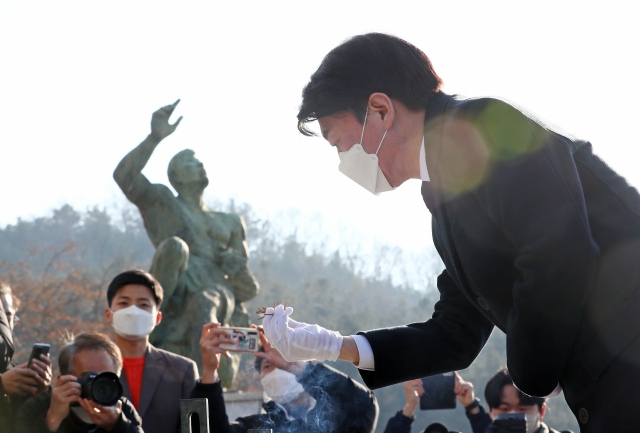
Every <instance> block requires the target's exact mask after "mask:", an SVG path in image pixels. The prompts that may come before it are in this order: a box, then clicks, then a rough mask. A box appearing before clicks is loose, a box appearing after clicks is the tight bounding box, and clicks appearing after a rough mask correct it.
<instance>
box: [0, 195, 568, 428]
mask: <svg viewBox="0 0 640 433" xmlns="http://www.w3.org/2000/svg"><path fill="white" fill-rule="evenodd" d="M210 201H213V202H214V206H212V207H213V208H215V209H216V210H220V211H225V212H234V213H238V214H240V215H242V216H243V218H244V219H245V221H246V223H247V231H248V242H249V247H250V251H251V260H250V267H251V269H252V270H253V272H254V273H255V275H256V277H257V279H258V281H259V282H260V286H261V290H260V293H259V295H258V296H257V297H256V298H255V299H253V300H251V301H250V302H249V303H248V304H247V308H248V309H249V311H250V312H253V311H255V310H256V309H257V308H258V307H260V306H266V305H269V304H273V302H274V301H276V302H280V301H282V302H284V303H288V304H289V305H291V306H293V307H294V310H295V312H294V315H293V316H294V318H295V319H297V320H299V321H305V322H309V323H318V324H321V325H322V326H325V327H327V328H330V329H334V330H337V331H340V333H342V334H343V335H351V334H354V333H355V332H357V331H360V330H366V329H373V328H378V327H383V326H393V325H400V324H405V323H411V322H418V321H424V320H426V319H427V318H428V317H429V316H430V314H431V313H432V311H433V305H434V303H435V301H436V300H437V298H438V293H437V289H436V287H435V279H436V276H437V275H438V273H439V272H440V270H441V268H442V264H441V262H440V259H439V258H438V257H437V255H436V253H435V251H434V250H433V249H427V250H425V251H424V252H423V253H421V254H411V253H407V252H403V251H402V250H400V249H399V248H397V247H394V246H390V245H384V244H375V245H374V246H373V247H368V248H363V247H362V246H361V244H360V243H359V242H358V239H357V237H355V238H351V239H341V240H338V241H336V240H335V239H330V237H331V234H330V233H326V234H324V235H322V236H325V237H326V238H321V237H320V238H318V237H317V236H316V237H315V238H313V239H311V238H310V237H309V236H306V237H305V236H302V235H301V233H314V232H320V231H322V230H320V229H319V227H316V226H314V224H318V222H317V221H314V220H304V219H300V218H298V219H295V218H289V219H288V220H287V223H286V224H284V223H283V221H282V220H281V219H279V218H276V217H269V216H263V215H258V214H257V213H256V212H255V211H254V210H253V209H252V208H251V206H250V205H248V204H246V203H241V204H238V203H235V202H233V201H230V202H226V203H220V202H216V201H215V200H210ZM291 221H294V223H291ZM327 245H333V247H328V246H327ZM153 252H154V249H153V246H152V245H151V243H150V242H149V240H148V238H147V235H146V232H145V230H144V227H143V225H142V221H141V219H140V217H139V215H138V213H137V210H136V209H135V208H133V207H131V206H129V205H128V204H121V205H111V206H109V208H108V210H107V209H105V208H99V207H95V208H92V209H87V210H85V211H79V210H77V209H73V208H72V207H71V206H68V205H65V206H62V207H60V208H58V209H55V210H53V212H51V213H50V214H49V215H47V216H41V217H37V218H33V219H29V220H18V221H17V222H16V223H15V224H11V225H7V226H6V227H4V228H2V229H0V278H1V279H2V280H3V281H5V282H7V283H9V284H10V285H11V286H12V287H13V288H14V293H15V294H16V295H17V296H18V298H19V299H20V300H21V302H22V304H21V307H20V311H19V313H18V315H19V316H20V318H21V319H22V320H21V321H20V323H19V324H18V325H17V326H16V329H15V332H16V344H17V349H18V352H17V355H16V360H17V361H18V362H23V361H25V360H26V358H27V356H28V353H29V350H30V348H31V345H32V344H33V343H34V342H36V341H37V342H50V343H51V344H52V346H53V354H54V357H55V355H56V353H57V345H58V344H59V342H60V341H61V340H62V339H63V338H64V337H65V336H66V335H68V334H70V333H78V332H82V331H85V330H98V331H101V332H106V333H108V334H110V335H113V334H112V330H111V329H110V328H109V326H108V325H107V324H106V323H105V321H104V318H103V316H104V310H105V308H106V307H107V305H106V296H105V292H106V287H107V285H108V283H109V281H110V280H111V278H113V276H115V275H116V274H117V273H119V272H121V271H123V270H126V269H132V268H141V269H148V268H149V266H150V263H151V259H152V257H153ZM433 356H438V354H437V353H434V354H433ZM54 362H55V360H54ZM416 362H419V360H416ZM252 363H253V357H252V356H246V359H245V362H244V363H243V370H242V371H241V373H240V374H239V378H238V380H237V381H236V385H235V388H237V389H245V390H246V389H255V388H259V386H260V385H259V380H258V379H257V377H256V375H255V374H254V373H253V370H252V367H251V366H252ZM504 365H506V358H505V338H504V335H503V334H502V333H501V332H500V331H494V334H493V335H492V337H491V339H490V340H489V342H488V343H487V345H486V346H485V348H484V350H483V351H482V353H481V354H480V356H479V357H478V359H477V360H476V361H475V362H474V363H473V365H471V367H470V368H468V369H467V370H464V371H461V372H460V374H461V375H462V376H463V377H464V378H465V379H466V380H470V381H472V382H473V383H474V385H475V387H476V394H477V396H478V397H480V399H481V400H483V401H484V395H483V391H484V384H485V383H486V381H487V380H488V379H489V377H490V376H491V375H492V374H493V373H494V372H495V371H496V370H497V369H498V368H499V367H501V366H504ZM334 366H335V367H336V368H338V369H340V370H342V371H344V372H346V373H347V374H349V375H350V376H351V377H353V378H355V379H357V380H360V377H359V375H358V373H357V370H356V369H355V367H353V366H352V365H351V364H347V363H343V362H338V363H334ZM375 393H376V396H377V398H378V403H379V405H380V418H379V420H378V430H377V431H379V432H382V431H383V430H384V427H385V425H386V422H387V420H388V419H389V418H390V417H391V416H393V415H394V414H395V413H396V412H397V411H398V410H401V409H402V407H403V406H404V402H405V397H404V392H403V389H402V387H401V386H400V385H395V386H391V387H388V388H384V389H381V390H376V392H375ZM549 406H550V408H549V410H548V412H547V415H546V416H545V421H547V423H548V424H549V425H550V426H552V427H554V428H556V429H572V430H574V431H578V426H577V424H576V422H575V421H574V418H573V415H572V414H571V412H570V411H569V409H568V407H567V405H566V403H565V402H564V399H563V398H562V397H560V398H555V399H552V400H551V401H550V403H549ZM416 415H417V420H416V423H415V424H414V429H413V431H415V432H418V431H421V430H422V429H424V427H425V426H426V425H427V424H428V423H430V422H433V421H440V422H443V423H445V424H446V425H447V426H449V428H451V429H457V430H460V431H462V432H470V426H469V423H468V421H467V419H466V417H465V415H464V409H463V408H461V407H458V408H456V409H455V410H439V411H424V412H421V411H417V413H416Z"/></svg>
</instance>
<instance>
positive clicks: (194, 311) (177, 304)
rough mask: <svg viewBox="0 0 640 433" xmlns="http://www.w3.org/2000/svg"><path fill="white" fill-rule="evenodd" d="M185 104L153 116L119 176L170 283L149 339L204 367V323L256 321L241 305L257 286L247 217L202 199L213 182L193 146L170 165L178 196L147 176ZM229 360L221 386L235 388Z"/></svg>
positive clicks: (156, 266)
mask: <svg viewBox="0 0 640 433" xmlns="http://www.w3.org/2000/svg"><path fill="white" fill-rule="evenodd" d="M178 102H180V100H177V101H176V102H175V103H174V104H172V105H167V106H165V107H163V108H161V109H159V110H158V111H156V112H155V113H153V116H152V119H151V134H149V136H147V138H145V140H144V141H143V142H142V143H140V144H139V145H138V146H137V147H136V148H135V149H133V150H132V151H131V152H129V153H128V154H127V156H125V157H124V158H123V159H122V161H120V164H118V167H117V168H116V170H115V172H114V173H113V177H114V179H115V181H116V183H117V184H118V186H120V188H121V189H122V191H123V192H124V193H125V195H126V196H127V198H128V199H129V200H130V201H131V202H132V203H134V204H135V205H136V206H137V207H138V209H139V210H140V213H141V214H142V218H143V220H144V225H145V227H146V229H147V234H148V235H149V238H150V239H151V242H152V243H153V245H154V246H155V247H156V253H155V255H154V257H153V263H152V265H151V271H150V272H151V274H152V275H153V276H155V277H156V278H157V279H158V281H160V284H162V287H163V288H164V302H163V304H162V306H161V309H160V310H161V312H162V314H163V316H162V322H161V323H160V325H159V326H157V327H156V329H155V330H154V331H153V333H152V334H151V339H150V341H151V343H152V344H154V345H156V346H158V347H161V348H163V349H165V350H169V351H171V352H174V353H178V354H180V355H184V356H187V357H189V358H191V359H193V360H195V361H196V362H197V363H198V365H199V367H200V368H202V359H201V358H202V355H201V352H200V348H199V340H200V336H201V333H202V325H204V324H205V323H208V322H216V321H217V322H220V323H222V324H224V325H229V326H242V327H247V326H250V321H249V315H248V314H247V311H246V309H245V307H244V305H243V304H242V303H243V302H245V301H248V300H250V299H252V298H253V297H254V296H256V294H257V293H258V283H257V281H256V279H255V278H254V276H253V274H252V273H251V271H250V270H249V268H248V266H247V263H248V259H249V253H248V250H247V243H246V239H245V238H246V228H245V225H244V221H243V220H242V218H241V217H239V216H238V215H234V214H227V213H222V212H215V211H213V210H211V209H210V208H208V207H207V206H206V205H205V204H204V203H203V202H202V194H203V191H204V189H205V188H206V187H207V185H208V184H209V179H208V178H207V173H206V171H205V170H204V167H203V165H202V163H201V162H200V161H199V160H198V159H196V157H195V154H194V152H193V151H192V150H189V149H185V150H183V151H181V152H179V153H178V154H177V155H175V156H174V157H173V158H172V159H171V162H169V169H168V175H169V182H171V185H172V186H173V188H174V189H175V190H176V191H177V192H178V196H177V197H176V196H175V195H174V194H173V193H172V192H171V190H170V189H169V188H168V187H167V186H165V185H162V184H152V183H151V182H149V180H148V179H147V178H146V177H145V176H144V175H143V174H142V173H141V172H142V169H143V168H144V166H145V165H146V164H147V162H148V161H149V158H150V157H151V154H152V153H153V151H154V150H155V148H156V146H157V145H158V144H159V143H160V142H161V141H162V140H163V139H164V138H166V137H167V136H169V135H170V134H172V133H173V131H175V129H176V128H177V126H178V124H180V121H181V120H182V117H180V118H179V119H178V120H177V121H176V122H175V123H174V124H173V125H171V124H170V123H169V117H170V116H171V113H173V110H174V109H175V108H176V105H178ZM222 360H223V363H222V365H221V369H220V370H219V374H220V378H221V380H222V385H223V386H224V387H230V386H231V385H232V384H233V381H234V379H235V375H236V373H237V371H238V366H239V362H240V356H239V354H232V355H231V358H229V359H227V358H224V357H223V358H222Z"/></svg>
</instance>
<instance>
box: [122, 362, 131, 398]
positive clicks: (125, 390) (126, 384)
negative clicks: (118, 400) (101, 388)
mask: <svg viewBox="0 0 640 433" xmlns="http://www.w3.org/2000/svg"><path fill="white" fill-rule="evenodd" d="M120 383H121V384H122V395H123V396H124V397H126V398H127V400H129V401H132V400H131V389H130V388H129V379H127V373H125V371H124V368H123V369H122V371H121V372H120Z"/></svg>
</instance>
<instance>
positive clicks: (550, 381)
mask: <svg viewBox="0 0 640 433" xmlns="http://www.w3.org/2000/svg"><path fill="white" fill-rule="evenodd" d="M441 86H442V81H441V80H440V78H439V77H438V75H437V74H436V73H435V71H434V70H433V67H432V65H431V62H430V61H429V59H428V58H427V56H426V55H425V54H424V53H423V52H422V51H420V50H419V49H417V48H416V47H414V46H413V45H411V44H409V43H407V42H405V41H403V40H401V39H399V38H395V37H392V36H388V35H384V34H367V35H361V36H356V37H354V38H352V39H350V40H348V41H346V42H344V43H343V44H342V45H340V46H338V47H336V48H335V49H334V50H332V51H331V52H330V53H329V54H328V55H327V56H326V57H325V58H324V60H323V61H322V63H321V65H320V67H319V68H318V70H317V71H316V72H315V73H314V74H313V75H312V77H311V80H310V82H309V83H308V85H307V86H306V87H305V89H304V90H303V101H302V105H301V107H300V112H299V114H298V122H299V123H298V128H299V130H300V131H301V132H302V133H303V134H306V135H312V132H311V131H310V130H308V129H307V127H306V124H307V122H310V121H314V120H318V121H319V124H320V128H321V130H322V135H323V136H324V137H325V138H326V139H327V140H328V141H329V143H330V144H331V145H332V146H334V147H335V148H336V149H337V151H338V156H339V157H340V166H339V169H340V171H341V172H343V173H344V174H345V175H347V176H348V177H350V178H351V179H352V180H354V181H355V182H357V183H358V184H360V185H361V186H363V187H364V188H366V189H367V190H368V191H370V192H372V193H374V194H379V193H381V192H384V191H389V190H391V189H393V188H396V187H398V186H400V185H401V184H402V183H403V182H405V181H406V180H408V179H410V178H417V179H422V180H423V181H424V182H423V187H422V195H423V199H424V201H425V203H426V205H427V207H428V208H429V210H430V212H431V214H432V216H433V217H432V227H433V240H434V243H435V246H436V248H437V250H438V252H439V254H440V256H441V258H442V260H443V262H444V264H445V270H444V271H443V272H442V274H441V275H440V276H439V278H438V290H439V291H440V300H439V301H438V302H437V303H436V305H435V312H434V314H433V317H432V318H431V320H428V321H426V322H424V323H415V324H411V325H407V326H400V327H395V328H391V329H379V330H375V331H369V332H364V333H360V335H356V336H351V337H344V338H343V337H342V336H340V335H339V334H337V333H333V332H331V331H327V330H324V331H321V332H319V331H318V329H317V328H316V329H315V330H314V331H313V332H309V333H306V334H305V333H304V332H300V331H301V330H300V329H298V328H300V327H301V326H302V327H303V328H304V325H302V324H298V323H297V322H295V321H293V320H291V319H290V318H288V315H289V314H290V313H291V309H287V310H285V309H284V308H283V307H281V306H280V307H278V308H276V309H270V310H268V313H269V314H275V315H274V316H266V317H265V322H266V323H265V325H264V326H265V333H266V335H267V338H268V339H269V341H271V342H272V344H274V345H275V346H276V347H277V348H278V350H279V351H280V352H281V353H282V354H283V356H285V358H287V359H288V360H290V361H293V360H299V359H304V358H305V357H308V356H315V355H316V354H322V355H323V356H326V357H327V358H328V359H335V358H339V359H343V360H348V361H351V362H354V363H355V364H356V365H358V366H359V368H360V372H361V375H362V377H363V379H364V380H365V382H366V383H367V385H368V386H370V387H372V388H378V387H382V386H387V385H390V384H393V383H399V382H402V381H405V380H408V379H412V378H419V377H423V376H429V375H433V374H437V373H442V372H447V371H453V370H457V369H464V368H466V367H468V366H469V365H470V364H471V362H473V360H474V359H475V358H476V356H477V355H478V353H479V352H480V351H481V350H482V347H483V346H484V344H485V342H486V341H487V339H488V338H489V335H490V334H491V332H492V330H493V327H494V326H497V327H498V328H499V329H500V330H502V331H503V332H505V333H506V335H507V363H508V367H509V371H510V373H511V376H512V378H513V381H514V383H515V385H516V386H517V387H518V388H519V389H520V390H522V391H523V392H525V393H527V394H529V395H533V396H547V395H549V394H551V393H553V392H554V391H555V392H558V391H559V390H560V389H564V392H565V397H566V399H567V402H568V404H569V406H570V407H571V409H572V411H573V412H574V414H575V416H576V417H577V419H578V421H579V422H580V425H581V427H582V429H583V431H603V429H605V426H606V431H608V432H612V431H627V430H628V429H629V427H630V426H638V425H640V412H639V411H636V410H628V408H629V407H630V403H631V402H633V403H635V404H632V406H638V404H640V396H638V393H637V389H639V388H640V338H639V337H638V336H639V334H640V314H638V313H637V311H638V308H639V307H640V290H638V289H640V271H638V266H637V264H636V262H637V260H638V257H640V196H639V195H638V192H637V191H636V190H635V189H634V188H632V187H631V186H630V185H628V184H627V183H626V181H625V180H624V179H623V178H622V177H621V176H619V175H618V174H617V173H615V172H614V171H613V170H611V169H610V168H609V167H608V166H607V165H606V164H605V163H604V162H603V161H602V160H601V159H599V158H598V157H597V156H595V155H594V154H593V151H592V146H591V144H590V143H588V142H585V141H582V140H578V139H575V138H573V137H571V136H569V135H567V134H564V133H560V132H558V131H557V130H554V129H553V128H551V127H549V126H547V125H545V124H543V123H542V122H540V121H539V120H537V119H536V118H534V117H533V116H531V115H529V114H527V113H525V112H524V111H522V110H521V109H518V108H515V107H514V106H512V105H510V104H508V103H506V102H503V101H500V100H497V99H491V98H478V99H466V98H463V97H460V96H456V95H448V94H446V93H444V92H442V91H441V90H440V88H441ZM354 143H356V144H354ZM325 331H326V332H325ZM310 336H312V337H310ZM302 337H306V338H302ZM303 340H304V341H303ZM336 347H337V348H338V349H337V350H336ZM434 354H437V356H434ZM629 399H631V400H629Z"/></svg>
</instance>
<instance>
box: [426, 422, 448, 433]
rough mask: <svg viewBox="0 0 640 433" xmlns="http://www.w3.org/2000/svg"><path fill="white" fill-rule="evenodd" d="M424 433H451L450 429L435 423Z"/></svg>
mask: <svg viewBox="0 0 640 433" xmlns="http://www.w3.org/2000/svg"><path fill="white" fill-rule="evenodd" d="M422 433H449V428H448V427H447V426H446V425H444V424H441V423H439V422H433V423H431V424H429V425H428V426H427V428H426V429H424V431H423V432H422Z"/></svg>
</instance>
